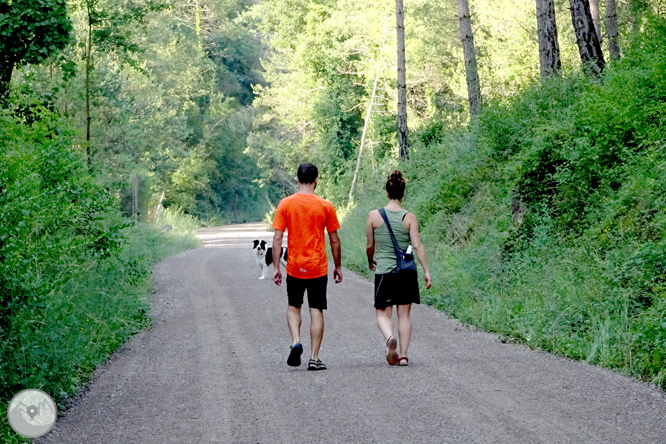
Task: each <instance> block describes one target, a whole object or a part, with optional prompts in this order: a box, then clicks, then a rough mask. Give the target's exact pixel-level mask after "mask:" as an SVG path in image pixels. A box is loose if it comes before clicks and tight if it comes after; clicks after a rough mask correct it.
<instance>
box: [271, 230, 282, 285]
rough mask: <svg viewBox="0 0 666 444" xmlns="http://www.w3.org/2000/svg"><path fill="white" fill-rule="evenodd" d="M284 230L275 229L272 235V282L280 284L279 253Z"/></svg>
mask: <svg viewBox="0 0 666 444" xmlns="http://www.w3.org/2000/svg"><path fill="white" fill-rule="evenodd" d="M283 237H284V231H280V230H275V234H274V235H273V282H275V283H276V284H277V285H282V272H281V271H280V253H282V238H283Z"/></svg>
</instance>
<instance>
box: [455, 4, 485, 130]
mask: <svg viewBox="0 0 666 444" xmlns="http://www.w3.org/2000/svg"><path fill="white" fill-rule="evenodd" d="M458 20H459V21H460V40H461V41H462V47H463V54H464V56H465V80H466V81H467V98H468V100H469V113H470V115H471V116H472V117H474V116H476V115H478V114H479V113H480V112H481V83H480V82H479V72H478V68H477V63H476V47H475V46H474V34H473V33H472V21H471V18H470V14H469V3H468V2H467V0H458Z"/></svg>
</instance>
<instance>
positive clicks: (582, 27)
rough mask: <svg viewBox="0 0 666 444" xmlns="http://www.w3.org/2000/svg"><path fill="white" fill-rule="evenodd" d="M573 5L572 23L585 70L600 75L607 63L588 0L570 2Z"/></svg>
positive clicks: (571, 0) (572, 0)
mask: <svg viewBox="0 0 666 444" xmlns="http://www.w3.org/2000/svg"><path fill="white" fill-rule="evenodd" d="M569 4H570V5H571V21H572V23H573V27H574V30H575V31H576V41H577V42H578V51H579V52H580V59H581V61H582V62H583V69H585V70H587V71H591V72H592V73H593V74H596V75H599V74H601V73H602V72H603V70H604V66H605V64H606V62H605V61H604V55H603V53H602V52H601V44H600V43H599V39H598V38H597V33H596V31H595V30H594V23H593V22H592V14H591V13H590V4H589V3H588V1H587V0H569Z"/></svg>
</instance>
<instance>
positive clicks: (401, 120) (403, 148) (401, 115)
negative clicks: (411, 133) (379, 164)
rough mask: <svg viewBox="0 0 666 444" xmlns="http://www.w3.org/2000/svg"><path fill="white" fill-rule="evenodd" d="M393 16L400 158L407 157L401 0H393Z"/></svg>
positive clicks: (405, 88) (405, 89)
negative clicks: (395, 37) (396, 35)
mask: <svg viewBox="0 0 666 444" xmlns="http://www.w3.org/2000/svg"><path fill="white" fill-rule="evenodd" d="M395 16H396V22H397V31H398V142H399V144H400V160H402V161H405V160H407V159H408V158H409V146H408V142H409V140H408V134H407V80H406V75H405V20H404V12H403V7H402V0H395Z"/></svg>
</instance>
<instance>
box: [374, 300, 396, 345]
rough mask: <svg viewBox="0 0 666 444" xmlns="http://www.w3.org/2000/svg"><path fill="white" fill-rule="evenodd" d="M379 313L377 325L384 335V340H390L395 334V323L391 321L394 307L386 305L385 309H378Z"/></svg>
mask: <svg viewBox="0 0 666 444" xmlns="http://www.w3.org/2000/svg"><path fill="white" fill-rule="evenodd" d="M376 313H377V326H378V327H379V331H381V332H382V334H383V335H384V340H387V341H388V338H390V337H391V336H393V323H392V322H391V316H392V315H393V307H386V308H385V309H383V310H381V309H379V308H378V309H376Z"/></svg>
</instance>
